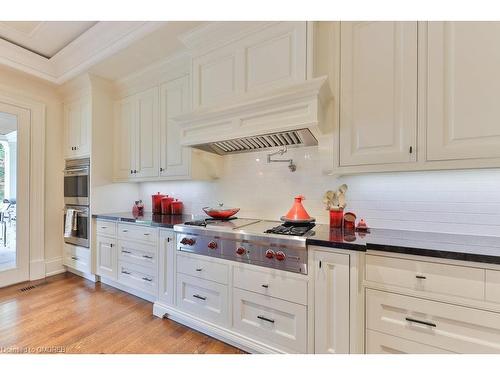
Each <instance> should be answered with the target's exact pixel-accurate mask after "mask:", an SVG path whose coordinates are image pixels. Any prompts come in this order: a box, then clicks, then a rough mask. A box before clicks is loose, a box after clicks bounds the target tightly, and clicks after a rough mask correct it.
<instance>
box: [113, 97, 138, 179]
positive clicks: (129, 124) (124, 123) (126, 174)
mask: <svg viewBox="0 0 500 375" xmlns="http://www.w3.org/2000/svg"><path fill="white" fill-rule="evenodd" d="M135 119H136V105H135V100H134V97H127V98H125V99H122V100H120V101H118V102H116V103H115V116H114V129H113V140H114V142H113V155H114V156H113V159H114V160H113V175H114V177H115V178H118V179H128V178H131V176H132V172H133V170H134V168H135V165H136V162H135V157H136V139H135Z"/></svg>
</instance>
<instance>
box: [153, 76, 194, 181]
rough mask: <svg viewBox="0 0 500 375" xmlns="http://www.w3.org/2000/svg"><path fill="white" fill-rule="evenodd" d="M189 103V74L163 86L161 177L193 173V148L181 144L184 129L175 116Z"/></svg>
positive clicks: (161, 104) (161, 89)
mask: <svg viewBox="0 0 500 375" xmlns="http://www.w3.org/2000/svg"><path fill="white" fill-rule="evenodd" d="M189 108H190V103H189V77H188V76H183V77H180V78H177V79H174V80H172V81H168V82H165V83H163V84H162V85H161V86H160V176H161V177H175V176H189V174H190V167H191V152H192V150H191V148H189V147H183V146H181V144H180V142H181V138H180V137H181V130H180V128H179V127H178V126H177V124H176V123H175V121H174V119H173V118H175V116H178V115H180V114H182V113H184V112H186V111H187V110H188V109H189Z"/></svg>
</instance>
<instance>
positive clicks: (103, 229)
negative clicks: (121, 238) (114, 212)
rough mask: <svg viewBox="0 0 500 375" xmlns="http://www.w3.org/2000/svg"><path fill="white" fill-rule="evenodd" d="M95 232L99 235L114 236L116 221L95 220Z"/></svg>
mask: <svg viewBox="0 0 500 375" xmlns="http://www.w3.org/2000/svg"><path fill="white" fill-rule="evenodd" d="M96 225H97V227H96V232H97V234H99V235H103V236H109V237H116V227H117V224H116V222H113V221H106V220H97V221H96Z"/></svg>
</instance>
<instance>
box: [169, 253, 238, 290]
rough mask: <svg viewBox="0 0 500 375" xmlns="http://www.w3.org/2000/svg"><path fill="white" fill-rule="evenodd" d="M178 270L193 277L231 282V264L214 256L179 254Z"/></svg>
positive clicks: (225, 282)
mask: <svg viewBox="0 0 500 375" xmlns="http://www.w3.org/2000/svg"><path fill="white" fill-rule="evenodd" d="M176 258H177V272H181V273H184V274H186V275H190V276H193V277H199V278H202V279H205V280H209V281H215V282H217V283H219V284H224V285H227V284H228V282H229V266H228V265H227V264H225V263H220V262H217V261H216V260H214V259H213V258H212V259H211V258H209V257H203V256H191V255H188V254H185V253H179V254H177V257H176Z"/></svg>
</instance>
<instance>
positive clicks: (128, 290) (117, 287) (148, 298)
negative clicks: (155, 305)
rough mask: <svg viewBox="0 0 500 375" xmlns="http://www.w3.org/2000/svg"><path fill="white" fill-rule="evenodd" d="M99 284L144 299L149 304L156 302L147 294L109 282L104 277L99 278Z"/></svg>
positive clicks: (153, 297)
mask: <svg viewBox="0 0 500 375" xmlns="http://www.w3.org/2000/svg"><path fill="white" fill-rule="evenodd" d="M101 283H103V284H106V285H110V286H112V287H113V288H116V289H120V290H123V291H124V292H127V293H129V294H133V295H134V296H136V297H139V298H142V299H145V300H146V301H149V302H154V301H155V300H156V297H155V296H153V295H151V294H149V293H146V292H141V291H140V290H137V289H134V288H131V287H129V286H126V285H123V284H121V283H119V282H117V281H114V280H110V279H108V278H106V277H102V276H101Z"/></svg>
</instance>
